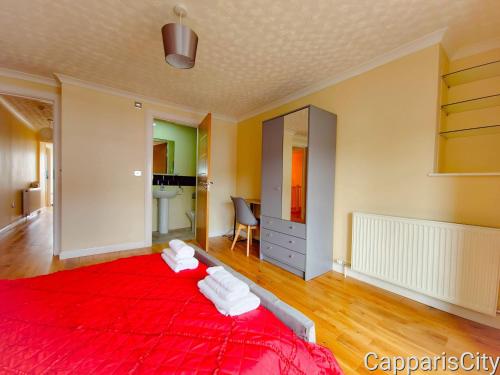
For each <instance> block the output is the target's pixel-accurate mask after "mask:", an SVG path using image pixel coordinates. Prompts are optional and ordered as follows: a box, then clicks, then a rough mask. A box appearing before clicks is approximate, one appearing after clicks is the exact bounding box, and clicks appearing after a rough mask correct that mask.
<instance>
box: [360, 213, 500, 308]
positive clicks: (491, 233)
mask: <svg viewBox="0 0 500 375" xmlns="http://www.w3.org/2000/svg"><path fill="white" fill-rule="evenodd" d="M352 227H353V230H352V261H351V263H352V264H351V267H352V269H353V270H354V271H357V272H360V273H363V274H366V275H369V276H372V277H375V278H378V279H381V280H384V281H387V282H389V283H393V284H396V285H399V286H402V287H405V288H407V289H410V290H413V291H416V292H419V293H422V294H425V295H428V296H431V297H434V298H437V299H440V300H442V301H446V302H449V303H452V304H455V305H458V306H462V307H465V308H468V309H471V310H474V311H478V312H481V313H485V314H488V315H492V316H495V314H496V308H497V299H498V288H499V281H500V229H494V228H485V227H477V226H471V225H461V224H451V223H444V222H438V221H428V220H415V219H405V218H399V217H392V216H382V215H372V214H363V213H354V214H353V225H352Z"/></svg>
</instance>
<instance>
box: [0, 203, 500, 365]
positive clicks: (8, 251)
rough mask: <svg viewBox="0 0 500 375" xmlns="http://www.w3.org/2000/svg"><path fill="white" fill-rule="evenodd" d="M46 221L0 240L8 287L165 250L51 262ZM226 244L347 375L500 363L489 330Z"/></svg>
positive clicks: (222, 252) (231, 258)
mask: <svg viewBox="0 0 500 375" xmlns="http://www.w3.org/2000/svg"><path fill="white" fill-rule="evenodd" d="M51 225H52V215H51V214H48V212H47V214H42V215H40V216H38V217H36V218H33V219H32V220H29V221H28V222H27V223H23V224H21V225H19V226H17V227H16V228H14V229H12V230H10V231H8V232H6V233H2V234H0V278H1V279H5V278H9V279H13V278H19V277H29V276H36V275H42V274H47V273H51V272H55V271H59V270H64V269H71V268H76V267H80V266H84V265H90V264H96V263H101V262H106V261H111V260H114V259H118V258H122V257H129V256H133V255H142V254H152V253H158V252H161V250H162V248H163V247H164V246H165V244H155V245H153V246H152V247H150V248H144V249H137V250H132V251H123V252H115V253H109V254H102V255H96V256H88V257H82V258H75V259H67V260H59V259H58V258H57V257H53V256H52V229H51ZM230 246H231V241H230V240H229V239H227V238H223V237H216V238H211V239H210V248H209V252H210V254H212V255H213V256H215V257H217V258H218V259H220V260H221V261H223V262H225V263H226V264H228V265H229V266H231V267H233V268H234V269H235V270H236V271H238V272H240V273H242V274H243V275H245V276H247V277H248V278H250V279H252V280H253V281H255V282H257V283H258V284H259V285H261V286H263V287H264V288H266V289H268V290H269V291H271V292H272V293H274V294H276V296H278V297H279V298H280V299H282V300H283V301H285V302H286V303H288V304H290V305H291V306H293V307H294V308H296V309H298V310H300V311H302V312H303V313H304V314H306V315H307V316H309V317H310V318H311V319H313V320H314V322H315V323H316V332H317V341H318V343H319V344H321V345H324V346H326V347H328V348H330V349H331V350H332V351H333V353H334V354H335V356H336V357H337V359H338V360H339V363H340V365H341V366H342V368H343V369H344V371H345V372H346V374H363V373H368V371H367V370H366V369H364V366H363V360H364V355H365V354H366V353H367V352H370V351H373V352H377V353H378V354H379V355H388V356H405V357H406V356H411V355H416V356H418V357H422V356H440V355H441V354H442V353H443V352H446V353H447V354H448V355H450V354H453V355H460V354H461V353H463V352H466V351H468V352H472V353H475V352H480V353H487V354H489V355H494V356H498V355H500V330H496V329H493V328H489V327H486V326H483V325H480V324H477V323H474V322H471V321H468V320H465V319H462V318H458V317H456V316H453V315H450V314H448V313H445V312H442V311H439V310H436V309H433V308H431V307H428V306H425V305H423V304H420V303H417V302H414V301H411V300H408V299H406V298H404V297H401V296H398V295H395V294H392V293H389V292H386V291H383V290H381V289H378V288H375V287H373V286H370V285H367V284H364V283H362V282H359V281H357V280H354V279H350V278H347V279H345V278H344V277H343V276H342V275H341V274H338V273H335V272H328V273H327V274H325V275H323V276H320V277H317V278H315V279H313V280H311V281H309V282H305V281H304V280H302V279H300V278H299V277H297V276H295V275H292V274H290V273H288V272H286V271H284V270H282V269H280V268H278V267H276V266H274V265H272V264H270V263H267V262H263V261H261V260H260V259H259V258H258V253H259V248H258V246H259V245H258V242H255V243H254V244H253V246H252V248H251V252H250V256H249V257H247V256H246V255H245V252H246V244H245V242H243V241H242V242H239V243H238V244H237V245H236V247H235V250H234V251H231V250H230Z"/></svg>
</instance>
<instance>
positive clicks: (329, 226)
mask: <svg viewBox="0 0 500 375" xmlns="http://www.w3.org/2000/svg"><path fill="white" fill-rule="evenodd" d="M336 135H337V116H336V115H335V114H333V113H330V112H328V111H325V110H323V109H320V108H317V107H314V106H312V105H309V106H306V107H303V108H299V109H297V110H295V111H293V112H290V113H286V114H284V115H281V116H278V117H274V118H272V119H270V120H267V121H264V122H263V124H262V189H261V234H260V258H261V259H263V260H265V261H268V262H271V263H273V264H275V265H277V266H279V267H281V268H283V269H285V270H287V271H289V272H292V273H294V274H296V275H298V276H300V277H302V278H304V279H305V280H310V279H311V278H313V277H316V276H319V275H321V274H323V273H325V272H327V271H330V270H331V269H332V265H333V204H334V191H335V149H336Z"/></svg>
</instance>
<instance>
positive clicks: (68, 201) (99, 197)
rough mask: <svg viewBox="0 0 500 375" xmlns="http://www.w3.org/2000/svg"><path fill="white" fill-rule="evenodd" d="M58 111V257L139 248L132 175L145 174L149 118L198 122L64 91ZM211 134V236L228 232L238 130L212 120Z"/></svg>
mask: <svg viewBox="0 0 500 375" xmlns="http://www.w3.org/2000/svg"><path fill="white" fill-rule="evenodd" d="M61 107H62V108H61V116H62V131H61V137H62V140H61V145H62V169H63V172H62V189H63V192H62V239H61V243H62V246H61V247H62V251H63V252H64V251H68V250H76V249H86V248H92V247H102V246H111V245H119V244H125V243H139V242H143V241H144V240H145V233H144V222H145V207H144V206H145V205H144V189H145V186H144V178H145V175H144V174H143V176H142V177H135V176H133V171H134V170H142V171H145V168H146V166H145V163H146V159H145V150H146V141H151V140H146V133H145V121H146V114H147V111H148V110H153V111H160V112H166V113H169V114H173V115H177V116H183V117H185V118H186V117H191V118H193V119H195V118H198V117H199V116H198V115H195V114H189V113H183V112H180V111H178V110H175V109H173V108H168V107H165V106H159V105H151V104H148V103H143V109H142V110H138V109H137V108H135V107H134V102H133V100H132V99H130V98H125V97H120V96H115V95H111V94H108V93H103V92H99V91H96V90H92V89H87V88H82V87H79V86H74V85H69V84H63V86H62V104H61ZM212 126H213V129H212V169H213V179H214V180H215V182H216V184H217V188H214V189H213V192H212V197H211V212H210V232H216V233H217V232H221V231H226V230H229V228H231V227H232V216H231V217H230V216H228V215H227V202H229V193H231V192H232V191H234V190H232V189H234V176H235V168H234V165H233V164H234V162H231V159H233V160H234V159H235V149H234V139H235V137H236V126H235V125H234V124H227V123H224V122H222V121H220V120H218V119H214V120H213V124H212ZM227 159H229V161H228V160H227ZM228 181H229V183H228ZM231 181H233V182H232V183H231ZM182 215H184V213H182ZM146 236H151V233H149V234H146Z"/></svg>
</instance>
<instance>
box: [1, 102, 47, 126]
mask: <svg viewBox="0 0 500 375" xmlns="http://www.w3.org/2000/svg"><path fill="white" fill-rule="evenodd" d="M0 101H1V102H3V103H4V104H6V107H7V109H8V110H9V111H11V112H13V114H14V115H17V116H20V117H22V118H23V119H24V122H27V123H28V124H29V125H30V126H31V127H32V128H33V129H35V130H40V129H42V128H47V127H52V122H53V117H52V104H48V103H44V102H40V101H38V100H32V99H27V98H22V97H19V96H11V95H0Z"/></svg>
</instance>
